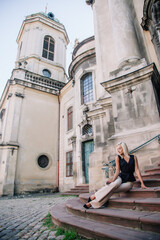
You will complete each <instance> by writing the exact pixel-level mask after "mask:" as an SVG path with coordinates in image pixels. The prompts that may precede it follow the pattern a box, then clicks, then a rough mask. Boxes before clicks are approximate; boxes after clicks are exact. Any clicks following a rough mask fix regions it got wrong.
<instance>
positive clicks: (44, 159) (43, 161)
mask: <svg viewBox="0 0 160 240" xmlns="http://www.w3.org/2000/svg"><path fill="white" fill-rule="evenodd" d="M37 162H38V165H39V166H40V167H41V168H46V167H47V166H48V165H49V158H48V157H47V156H46V155H41V156H40V157H39V158H38V161H37Z"/></svg>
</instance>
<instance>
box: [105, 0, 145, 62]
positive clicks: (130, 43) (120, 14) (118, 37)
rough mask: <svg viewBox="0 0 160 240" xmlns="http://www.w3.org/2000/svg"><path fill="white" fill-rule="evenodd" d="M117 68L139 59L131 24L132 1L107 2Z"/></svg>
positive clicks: (117, 0) (136, 42)
mask: <svg viewBox="0 0 160 240" xmlns="http://www.w3.org/2000/svg"><path fill="white" fill-rule="evenodd" d="M108 3H109V13H110V17H111V22H112V28H113V36H114V42H115V48H116V55H117V60H118V64H119V67H121V66H124V65H126V64H127V63H129V62H135V61H137V60H139V59H141V54H140V49H139V45H138V41H137V37H136V33H135V28H134V23H133V14H132V11H133V8H132V0H108Z"/></svg>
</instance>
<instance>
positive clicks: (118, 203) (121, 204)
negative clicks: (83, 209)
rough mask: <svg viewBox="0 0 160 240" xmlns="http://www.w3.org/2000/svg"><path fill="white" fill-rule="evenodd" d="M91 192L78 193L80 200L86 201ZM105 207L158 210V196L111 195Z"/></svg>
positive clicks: (159, 205) (159, 209) (159, 203)
mask: <svg viewBox="0 0 160 240" xmlns="http://www.w3.org/2000/svg"><path fill="white" fill-rule="evenodd" d="M89 196H91V194H89V193H88V194H80V195H79V197H80V201H81V202H82V203H86V202H87V201H88V198H89ZM107 207H113V208H120V209H121V208H122V209H132V210H140V211H157V212H160V198H115V197H111V198H110V199H109V201H108V202H107Z"/></svg>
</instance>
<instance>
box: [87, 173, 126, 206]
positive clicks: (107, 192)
mask: <svg viewBox="0 0 160 240" xmlns="http://www.w3.org/2000/svg"><path fill="white" fill-rule="evenodd" d="M121 183H122V179H121V178H120V177H118V178H117V179H116V180H115V181H114V182H112V183H110V184H109V185H107V186H104V187H103V188H101V189H100V190H98V191H97V192H96V193H95V199H94V200H93V201H91V202H90V204H91V206H92V207H93V208H99V207H101V206H102V205H103V204H104V203H105V202H107V200H108V199H109V198H110V197H111V196H112V194H113V193H114V192H115V190H116V189H117V188H118V187H119V186H120V185H121Z"/></svg>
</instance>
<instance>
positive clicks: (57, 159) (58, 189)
mask: <svg viewBox="0 0 160 240" xmlns="http://www.w3.org/2000/svg"><path fill="white" fill-rule="evenodd" d="M59 94H60V93H58V158H57V192H59V155H60V153H59V151H60V99H59Z"/></svg>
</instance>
